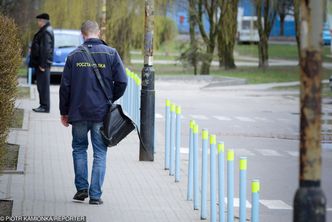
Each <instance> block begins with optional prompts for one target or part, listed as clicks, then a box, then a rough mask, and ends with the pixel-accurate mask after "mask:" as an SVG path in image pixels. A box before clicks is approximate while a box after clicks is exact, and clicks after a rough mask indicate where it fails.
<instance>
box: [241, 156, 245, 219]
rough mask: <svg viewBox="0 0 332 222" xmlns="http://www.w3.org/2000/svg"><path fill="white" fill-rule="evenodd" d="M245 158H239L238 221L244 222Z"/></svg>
mask: <svg viewBox="0 0 332 222" xmlns="http://www.w3.org/2000/svg"><path fill="white" fill-rule="evenodd" d="M246 181H247V158H246V157H241V158H240V222H246V211H247V210H246V202H247V193H246V189H247V182H246Z"/></svg>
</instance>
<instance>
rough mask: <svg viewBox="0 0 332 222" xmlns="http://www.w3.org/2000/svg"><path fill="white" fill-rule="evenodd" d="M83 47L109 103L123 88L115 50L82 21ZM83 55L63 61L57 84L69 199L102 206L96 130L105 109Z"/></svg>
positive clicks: (102, 163)
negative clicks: (67, 130)
mask: <svg viewBox="0 0 332 222" xmlns="http://www.w3.org/2000/svg"><path fill="white" fill-rule="evenodd" d="M81 31H82V34H83V37H84V40H85V42H84V46H86V47H87V48H88V49H89V51H90V52H91V54H92V56H93V58H94V60H95V61H96V63H97V66H98V68H99V70H100V73H101V76H102V78H103V80H104V82H105V86H106V89H107V91H108V92H109V98H111V99H112V102H114V101H115V100H117V99H118V98H120V97H121V96H122V95H123V93H124V91H125V89H126V86H127V76H126V74H125V69H124V67H123V64H122V61H121V58H120V56H119V55H118V53H117V51H116V50H115V49H113V48H110V47H108V46H106V45H105V43H104V42H103V41H102V40H100V39H99V34H100V31H99V27H98V24H97V23H96V22H92V21H86V22H85V23H83V25H82V28H81ZM91 65H92V64H91V63H90V62H89V59H88V57H87V55H86V54H85V52H83V51H82V49H81V48H80V47H79V48H77V49H76V50H74V51H73V52H72V53H71V54H70V55H69V56H68V58H67V61H66V65H65V68H64V72H63V75H62V79H61V85H60V113H61V122H62V124H63V125H64V126H66V127H67V126H69V124H71V125H72V135H73V141H72V148H73V152H72V155H73V162H74V171H75V186H76V190H77V192H76V194H75V195H74V197H73V199H74V200H77V201H84V200H85V198H87V197H88V196H90V201H89V203H90V204H102V203H103V201H102V200H101V194H102V190H101V187H102V184H103V181H104V176H105V171H106V153H107V145H106V144H105V142H104V140H103V138H102V136H101V133H100V128H101V127H102V125H103V119H104V118H105V116H106V113H107V110H108V106H109V103H108V99H107V98H106V96H105V95H104V93H103V91H102V88H101V86H100V85H99V82H98V80H97V77H96V75H95V73H94V71H93V68H92V67H91ZM89 131H90V134H91V142H92V148H93V165H92V173H91V182H90V184H89V182H88V163H87V148H88V132H89Z"/></svg>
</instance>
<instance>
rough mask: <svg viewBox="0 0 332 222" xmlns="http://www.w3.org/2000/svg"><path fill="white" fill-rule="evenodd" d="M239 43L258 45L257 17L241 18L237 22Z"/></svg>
mask: <svg viewBox="0 0 332 222" xmlns="http://www.w3.org/2000/svg"><path fill="white" fill-rule="evenodd" d="M237 42H238V43H258V42H259V34H258V27H257V16H239V17H238V21H237Z"/></svg>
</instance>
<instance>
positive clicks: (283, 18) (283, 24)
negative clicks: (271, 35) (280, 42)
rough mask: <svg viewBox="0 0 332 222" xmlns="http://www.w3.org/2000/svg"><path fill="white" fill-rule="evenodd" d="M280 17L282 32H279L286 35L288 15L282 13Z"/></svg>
mask: <svg viewBox="0 0 332 222" xmlns="http://www.w3.org/2000/svg"><path fill="white" fill-rule="evenodd" d="M279 17H280V33H279V35H280V36H284V35H285V33H284V32H285V17H286V15H285V14H280V15H279Z"/></svg>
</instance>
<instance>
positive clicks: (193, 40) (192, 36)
mask: <svg viewBox="0 0 332 222" xmlns="http://www.w3.org/2000/svg"><path fill="white" fill-rule="evenodd" d="M189 25H190V28H189V34H190V47H191V49H192V50H193V53H192V58H191V65H192V66H193V67H194V74H195V75H197V62H198V61H197V52H198V51H197V50H198V49H197V40H196V34H195V26H196V22H195V1H194V0H189Z"/></svg>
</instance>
